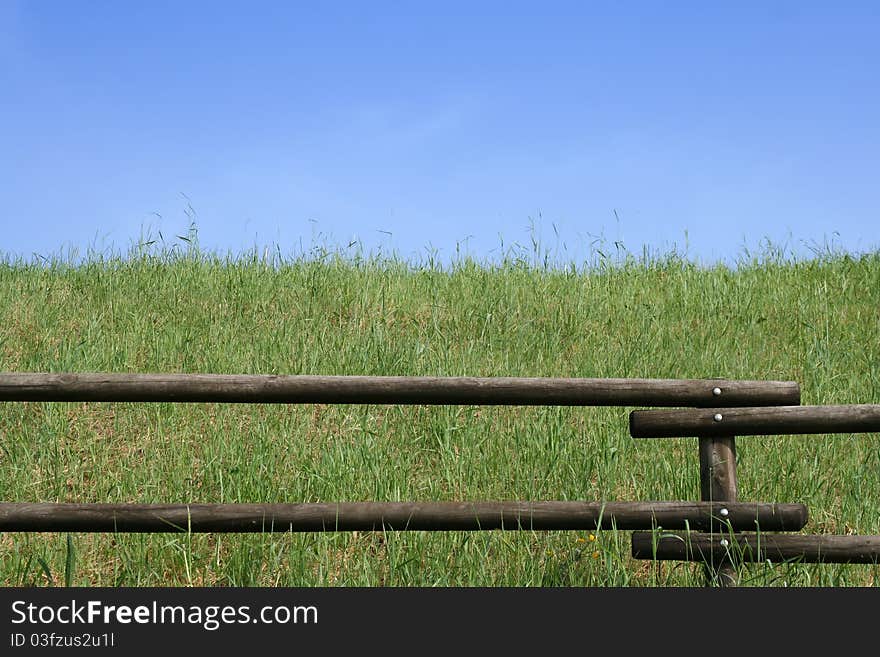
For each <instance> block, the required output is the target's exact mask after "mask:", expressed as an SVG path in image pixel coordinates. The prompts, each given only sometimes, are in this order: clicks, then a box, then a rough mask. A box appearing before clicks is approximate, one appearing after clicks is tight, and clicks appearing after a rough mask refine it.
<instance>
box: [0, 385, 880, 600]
mask: <svg viewBox="0 0 880 657" xmlns="http://www.w3.org/2000/svg"><path fill="white" fill-rule="evenodd" d="M0 401H7V402H8V401H42V402H220V403H272V404H304V403H325V404H327V403H337V404H422V405H451V404H467V405H557V406H653V407H664V408H673V409H674V410H644V411H633V412H632V413H631V414H630V433H631V435H632V436H633V437H634V438H646V437H661V436H697V437H699V438H700V449H699V457H700V488H701V499H700V500H699V501H629V502H618V501H596V502H586V501H585V502H572V501H541V502H482V501H480V502H413V503H409V502H394V503H390V502H388V503H383V502H338V503H329V504H328V503H320V504H319V503H302V504H189V505H156V504H153V505H149V504H56V503H30V502H28V503H24V502H21V503H0V532H3V531H5V532H13V531H15V532H40V531H75V532H265V531H275V532H277V531H284V532H288V531H295V532H300V531H302V532H314V531H349V530H367V531H369V530H392V531H405V530H428V531H453V530H459V531H460V530H468V531H470V530H496V529H497V530H551V529H552V530H585V529H601V528H609V527H612V526H613V527H616V528H617V529H619V530H633V532H634V533H633V538H632V541H633V543H632V550H633V555H634V556H635V557H636V558H651V559H679V560H697V561H702V562H704V563H705V564H706V565H707V575H708V576H709V578H710V582H713V583H718V584H722V585H725V584H727V585H730V584H735V583H736V582H737V564H738V562H739V560H740V559H741V558H745V559H749V558H751V559H762V560H763V559H771V560H778V559H788V558H793V557H797V558H801V559H802V560H805V561H811V560H817V561H818V560H821V561H835V560H839V561H845V562H849V563H854V562H865V561H868V562H874V561H877V560H878V557H880V537H808V536H783V535H778V534H767V535H765V534H763V532H792V531H798V530H800V529H802V528H803V527H805V526H806V524H807V509H806V507H805V506H804V505H803V504H797V503H768V502H743V501H740V500H738V499H737V490H736V450H735V438H734V436H735V435H742V434H743V433H749V432H751V433H762V432H764V433H810V432H821V433H828V432H830V431H835V430H839V431H847V432H852V431H876V430H878V426H880V410H878V409H880V407H877V406H870V405H858V406H850V407H802V406H799V404H800V387H799V385H798V384H797V383H796V382H792V381H740V380H726V379H602V378H592V379H588V378H568V379H563V378H472V377H369V376H266V375H219V374H105V373H99V374H68V373H63V374H46V373H4V374H0ZM682 407H690V408H689V409H682ZM814 430H815V431H814ZM659 526H662V527H663V531H662V532H658V531H657V528H658V527H659ZM668 530H688V531H687V533H686V534H681V533H675V534H673V533H670V531H668Z"/></svg>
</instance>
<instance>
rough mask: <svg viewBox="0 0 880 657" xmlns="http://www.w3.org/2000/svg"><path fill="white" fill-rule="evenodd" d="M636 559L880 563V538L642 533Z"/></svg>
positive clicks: (637, 537)
mask: <svg viewBox="0 0 880 657" xmlns="http://www.w3.org/2000/svg"><path fill="white" fill-rule="evenodd" d="M632 556H633V557H634V558H636V559H657V560H661V561H662V560H668V561H703V562H708V561H714V562H716V563H718V562H719V561H723V560H734V561H742V562H762V561H771V562H775V563H780V562H785V561H798V562H803V563H861V564H876V563H880V536H841V535H822V534H814V535H810V536H805V535H779V534H767V535H764V534H697V533H688V534H667V533H665V532H663V533H656V534H655V533H654V532H646V531H639V532H633V535H632Z"/></svg>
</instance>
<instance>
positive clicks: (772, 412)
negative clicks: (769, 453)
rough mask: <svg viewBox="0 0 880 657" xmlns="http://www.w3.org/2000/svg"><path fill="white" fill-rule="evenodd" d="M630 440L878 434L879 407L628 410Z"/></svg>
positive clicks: (873, 405) (879, 423)
mask: <svg viewBox="0 0 880 657" xmlns="http://www.w3.org/2000/svg"><path fill="white" fill-rule="evenodd" d="M629 431H630V435H632V437H633V438H674V437H679V438H685V437H694V436H725V435H728V436H729V435H735V436H756V435H784V434H811V433H867V432H873V431H880V404H850V405H834V406H774V407H772V408H763V407H758V408H707V409H682V410H674V411H668V410H659V411H651V410H647V411H632V412H631V413H630V416H629Z"/></svg>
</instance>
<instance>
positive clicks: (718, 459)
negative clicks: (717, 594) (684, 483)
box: [699, 436, 739, 587]
mask: <svg viewBox="0 0 880 657" xmlns="http://www.w3.org/2000/svg"><path fill="white" fill-rule="evenodd" d="M699 440H700V497H701V499H702V500H703V501H707V502H708V501H711V502H736V501H737V484H736V439H735V438H734V437H733V436H714V437H702V438H700V439H699ZM722 514H723V510H722ZM725 531H727V528H726V527H725V525H724V524H722V523H721V522H718V523H715V524H713V526H712V534H717V533H724V532H725ZM722 539H723V537H719V538H718V540H719V541H720V540H722ZM705 571H706V580H707V584H708V585H710V586H711V585H712V584H717V585H718V586H724V587H728V586H737V585H738V584H739V573H738V572H737V567H736V564H734V563H732V562H731V561H730V559H729V558H725V559H722V560H721V561H720V562H718V563H711V562H705Z"/></svg>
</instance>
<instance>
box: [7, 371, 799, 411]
mask: <svg viewBox="0 0 880 657" xmlns="http://www.w3.org/2000/svg"><path fill="white" fill-rule="evenodd" d="M800 396H801V392H800V386H799V385H798V383H797V382H795V381H740V380H728V379H604V378H515V377H490V378H477V377H417V376H416V377H410V376H311V375H249V374H239V375H228V374H125V373H87V374H72V373H0V401H44V402H224V403H250V404H256V403H274V404H309V403H317V404H423V405H453V404H467V405H511V406H512V405H532V406H537V405H540V406H665V407H675V406H696V407H729V406H763V405H773V406H777V405H778V406H782V405H796V404H800Z"/></svg>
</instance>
